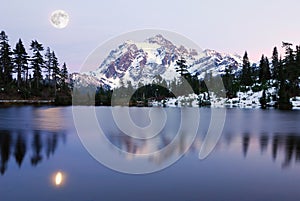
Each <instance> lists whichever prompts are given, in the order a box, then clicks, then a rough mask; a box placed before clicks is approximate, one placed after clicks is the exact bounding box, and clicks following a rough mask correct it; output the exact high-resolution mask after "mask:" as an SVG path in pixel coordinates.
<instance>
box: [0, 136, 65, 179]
mask: <svg viewBox="0 0 300 201" xmlns="http://www.w3.org/2000/svg"><path fill="white" fill-rule="evenodd" d="M59 140H62V141H63V142H64V141H65V132H64V131H57V132H49V131H40V130H35V131H32V133H28V132H25V131H22V130H18V131H10V130H0V173H1V175H4V174H5V172H6V170H7V168H8V167H7V164H8V162H9V160H10V159H11V158H12V157H14V159H15V161H16V163H17V164H18V166H19V167H21V166H22V164H23V162H24V158H25V156H26V154H27V153H28V150H27V149H28V148H31V152H32V155H31V157H30V162H31V165H32V166H37V165H38V164H39V163H41V162H42V160H43V159H44V158H47V159H49V157H50V156H51V155H53V154H54V153H55V150H56V149H57V145H58V142H59ZM28 143H30V146H29V145H28ZM44 154H45V156H43V155H44Z"/></svg>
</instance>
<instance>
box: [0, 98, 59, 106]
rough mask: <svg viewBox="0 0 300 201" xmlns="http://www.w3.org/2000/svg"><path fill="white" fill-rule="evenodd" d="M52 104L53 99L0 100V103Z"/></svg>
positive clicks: (53, 102)
mask: <svg viewBox="0 0 300 201" xmlns="http://www.w3.org/2000/svg"><path fill="white" fill-rule="evenodd" d="M22 104H24V105H27V104H29V105H41V104H43V105H46V104H48V105H54V104H55V100H54V99H53V100H26V99H15V100H0V105H22Z"/></svg>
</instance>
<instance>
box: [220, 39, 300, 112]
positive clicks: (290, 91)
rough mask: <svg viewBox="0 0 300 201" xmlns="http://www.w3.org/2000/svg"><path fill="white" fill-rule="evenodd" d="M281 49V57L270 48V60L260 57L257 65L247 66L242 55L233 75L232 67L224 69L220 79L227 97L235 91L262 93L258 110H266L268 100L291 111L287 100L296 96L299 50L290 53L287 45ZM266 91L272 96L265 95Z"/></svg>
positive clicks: (291, 49)
mask: <svg viewBox="0 0 300 201" xmlns="http://www.w3.org/2000/svg"><path fill="white" fill-rule="evenodd" d="M282 47H283V48H284V49H285V55H284V57H283V58H282V57H281V56H279V54H278V50H277V47H274V49H273V54H272V58H271V61H269V60H268V58H267V57H266V56H264V55H262V57H261V60H260V63H259V65H258V66H256V65H255V64H253V65H251V64H250V62H249V59H248V54H247V52H245V54H244V57H243V66H242V70H241V72H239V73H237V74H234V73H232V70H233V69H232V67H228V68H227V69H226V72H225V75H223V76H222V78H223V83H224V86H225V89H226V94H227V97H228V98H232V97H236V95H237V92H238V91H241V92H247V91H250V90H252V91H253V92H258V91H263V93H262V97H261V99H260V102H261V106H262V108H266V107H267V103H268V102H270V101H271V100H272V101H273V102H275V103H276V104H275V107H277V108H279V109H291V108H292V104H291V102H290V98H292V97H296V96H299V95H300V88H299V78H300V47H299V46H296V49H295V50H294V49H293V48H292V44H290V43H283V44H282ZM270 88H273V89H275V92H276V93H275V94H269V93H268V89H270Z"/></svg>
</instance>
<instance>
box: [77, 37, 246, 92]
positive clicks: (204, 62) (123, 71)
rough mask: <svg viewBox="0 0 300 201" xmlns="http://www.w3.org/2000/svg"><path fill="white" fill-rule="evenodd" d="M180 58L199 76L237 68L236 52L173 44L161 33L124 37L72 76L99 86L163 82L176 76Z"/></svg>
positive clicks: (238, 57)
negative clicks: (131, 38) (143, 37)
mask: <svg viewBox="0 0 300 201" xmlns="http://www.w3.org/2000/svg"><path fill="white" fill-rule="evenodd" d="M180 58H184V59H185V60H186V61H187V65H188V71H189V72H190V73H191V74H197V75H198V77H199V79H201V78H204V76H205V73H207V72H209V71H210V72H211V73H212V75H213V76H214V75H218V74H223V73H224V71H225V68H226V67H229V66H231V67H232V70H233V72H236V71H239V70H240V69H241V63H242V60H241V57H240V56H238V55H229V54H221V53H218V52H216V51H214V50H204V51H202V52H197V51H196V50H195V49H188V48H187V47H184V46H182V45H181V46H176V45H174V44H173V43H172V42H171V41H169V40H167V39H166V38H164V37H163V36H162V35H156V36H154V37H151V38H148V39H146V40H145V41H143V42H134V41H126V42H124V43H123V44H121V45H119V46H118V47H117V48H116V49H114V50H112V51H111V52H110V53H109V55H108V56H107V57H106V58H105V59H104V60H103V62H102V63H101V65H100V67H99V68H98V69H97V70H95V71H90V72H86V73H82V74H76V76H73V80H74V82H75V83H77V84H80V83H81V84H84V85H92V86H100V85H108V86H110V87H111V88H115V87H119V86H120V85H121V84H125V85H127V83H128V82H130V83H131V84H132V85H133V86H138V83H139V82H141V83H143V84H149V83H152V82H153V81H157V80H158V79H161V78H162V79H164V80H166V81H167V82H171V81H173V80H177V79H178V78H179V76H180V75H179V73H178V72H176V69H175V68H176V61H177V60H178V59H180Z"/></svg>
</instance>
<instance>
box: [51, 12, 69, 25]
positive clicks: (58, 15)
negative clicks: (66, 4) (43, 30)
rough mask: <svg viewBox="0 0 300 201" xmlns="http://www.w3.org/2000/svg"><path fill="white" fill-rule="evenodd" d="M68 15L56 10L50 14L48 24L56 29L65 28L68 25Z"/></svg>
mask: <svg viewBox="0 0 300 201" xmlns="http://www.w3.org/2000/svg"><path fill="white" fill-rule="evenodd" d="M69 19H70V18H69V15H68V13H67V12H66V11H64V10H56V11H54V12H52V14H51V17H50V22H51V24H52V26H54V27H55V28H57V29H63V28H65V27H66V26H67V25H68V23H69Z"/></svg>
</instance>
